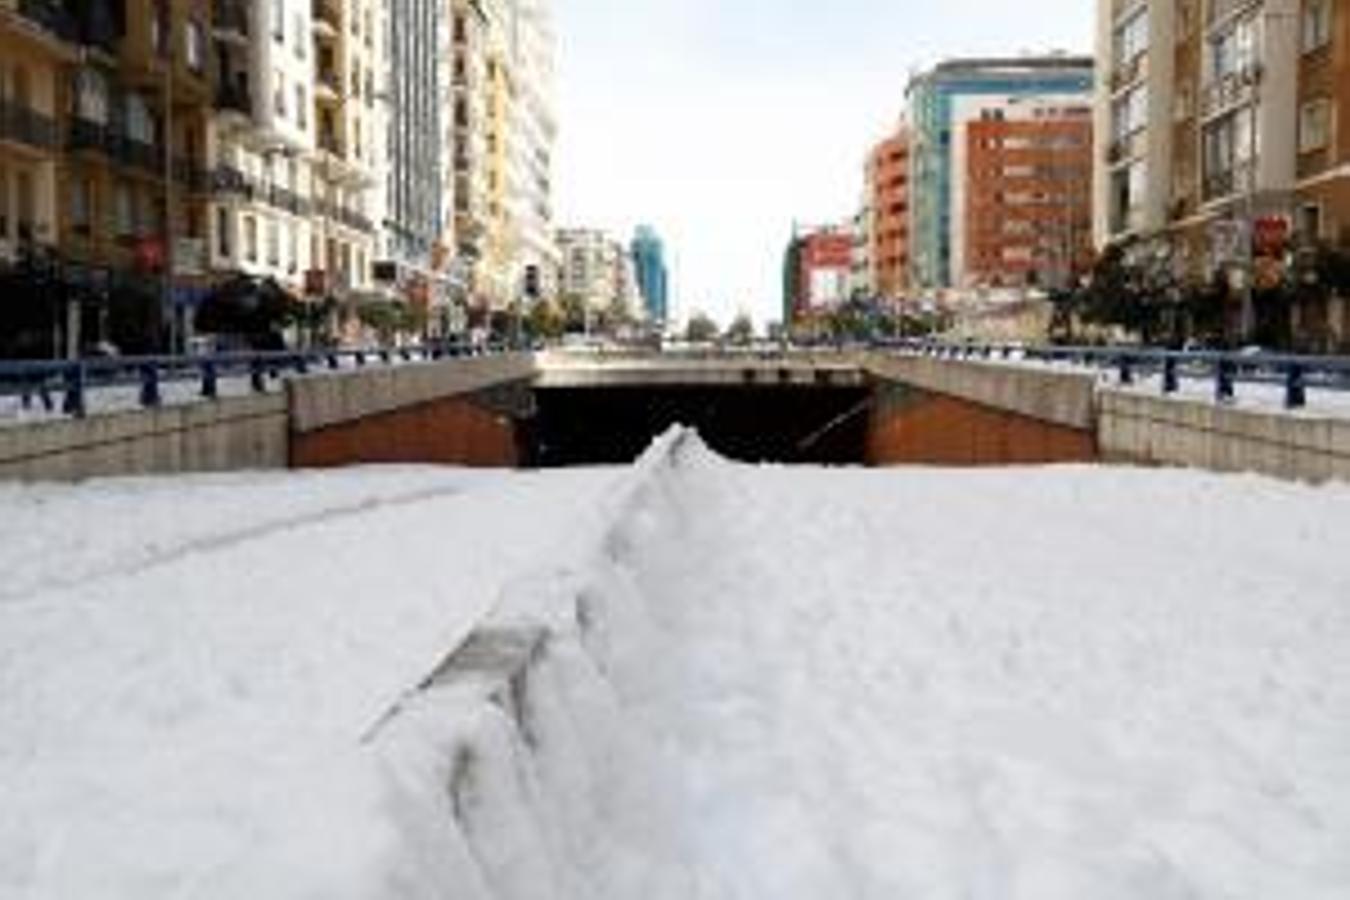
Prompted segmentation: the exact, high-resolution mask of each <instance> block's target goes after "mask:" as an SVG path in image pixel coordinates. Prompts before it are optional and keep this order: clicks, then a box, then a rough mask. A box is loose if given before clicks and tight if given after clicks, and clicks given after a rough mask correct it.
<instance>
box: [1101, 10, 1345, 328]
mask: <svg viewBox="0 0 1350 900" xmlns="http://www.w3.org/2000/svg"><path fill="white" fill-rule="evenodd" d="M1097 23H1098V27H1097V56H1098V60H1099V74H1100V77H1099V79H1098V86H1097V95H1096V123H1097V129H1098V131H1099V133H1101V134H1102V135H1104V138H1103V139H1102V140H1100V141H1099V142H1098V152H1097V157H1096V159H1095V170H1096V171H1095V184H1094V188H1095V195H1096V210H1095V228H1094V231H1095V235H1096V239H1097V242H1098V243H1099V244H1101V245H1105V244H1109V243H1121V244H1127V245H1129V246H1132V247H1133V248H1134V249H1135V251H1136V252H1141V253H1144V254H1146V255H1147V256H1149V257H1150V258H1153V259H1166V260H1168V261H1169V263H1170V265H1171V266H1172V267H1173V269H1174V271H1175V273H1176V274H1177V275H1178V276H1181V277H1184V278H1186V279H1190V280H1199V279H1208V278H1211V277H1213V276H1215V275H1216V274H1217V275H1220V276H1222V277H1224V278H1225V279H1226V280H1227V281H1228V283H1229V285H1230V286H1231V287H1232V288H1234V291H1233V296H1234V297H1235V298H1236V300H1235V303H1234V304H1233V306H1232V307H1231V308H1230V309H1229V310H1228V311H1227V330H1228V333H1229V335H1230V336H1232V337H1235V338H1245V337H1247V336H1249V335H1250V334H1251V333H1252V329H1253V327H1254V324H1255V319H1254V316H1255V311H1254V308H1253V304H1252V301H1251V297H1252V291H1253V290H1254V289H1257V288H1260V287H1263V286H1270V285H1271V284H1274V283H1277V282H1278V281H1279V280H1280V279H1281V277H1282V275H1283V272H1284V268H1285V263H1286V261H1287V259H1288V258H1289V256H1290V254H1289V250H1290V249H1292V248H1296V247H1297V246H1299V245H1300V244H1303V245H1310V244H1312V243H1314V242H1319V241H1321V242H1332V243H1335V242H1337V241H1340V242H1341V244H1342V246H1350V233H1347V232H1346V229H1347V228H1350V137H1347V130H1346V129H1343V128H1341V129H1338V128H1336V127H1334V123H1335V122H1337V121H1344V119H1343V117H1344V116H1345V115H1346V111H1347V110H1348V109H1350V106H1348V104H1350V100H1348V99H1347V96H1348V95H1350V4H1347V3H1345V2H1343V0H1245V2H1238V0H1208V2H1206V0H1098V8H1097ZM1331 314H1332V315H1333V317H1339V318H1344V311H1343V309H1339V308H1337V309H1333V310H1332V311H1331ZM1327 324H1328V323H1323V325H1321V326H1319V327H1320V328H1321V330H1322V332H1324V333H1323V334H1321V335H1320V336H1317V335H1309V336H1306V337H1307V341H1308V342H1309V343H1310V345H1314V346H1315V345H1325V344H1326V342H1327V339H1328V336H1327V334H1326V333H1325V332H1327V330H1328V328H1327ZM1330 324H1335V323H1330ZM1332 330H1337V329H1332ZM1338 330H1339V332H1340V333H1341V334H1342V335H1344V332H1345V327H1344V324H1340V325H1339V326H1338ZM1342 339H1343V338H1342Z"/></svg>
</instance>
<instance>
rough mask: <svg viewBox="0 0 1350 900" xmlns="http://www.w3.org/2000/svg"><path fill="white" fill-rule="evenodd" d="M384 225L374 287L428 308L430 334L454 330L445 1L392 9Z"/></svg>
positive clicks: (402, 2)
mask: <svg viewBox="0 0 1350 900" xmlns="http://www.w3.org/2000/svg"><path fill="white" fill-rule="evenodd" d="M385 19H386V22H385V35H386V37H385V40H386V43H387V46H388V53H387V55H386V57H385V59H384V61H383V67H384V74H383V76H382V81H383V83H384V84H385V85H386V86H387V87H386V93H387V96H388V98H389V102H388V110H387V116H386V120H387V135H388V136H387V141H386V150H387V152H386V155H385V165H386V175H385V180H384V204H383V206H384V221H383V222H382V223H381V224H382V227H381V232H380V237H381V240H380V247H379V264H378V265H377V267H376V271H375V275H376V276H377V277H376V280H377V282H379V283H380V284H382V285H385V286H387V287H389V288H392V289H393V290H394V291H395V293H396V294H398V295H402V296H404V297H406V298H407V299H408V301H409V302H411V303H414V304H418V305H421V306H422V307H424V308H425V310H426V314H427V320H428V331H429V332H430V333H432V334H440V333H444V332H446V331H448V330H450V325H451V323H450V320H449V309H450V302H451V287H450V283H449V266H450V261H451V259H450V241H451V239H452V235H451V233H450V228H449V226H450V218H449V217H450V209H451V205H452V203H453V198H452V194H451V191H452V190H453V183H452V181H451V179H450V177H449V166H448V162H449V153H448V152H446V149H445V148H446V147H448V146H449V145H448V144H447V143H445V142H444V141H443V136H444V134H445V131H446V126H447V122H446V121H445V116H446V113H447V111H448V110H449V108H450V92H451V90H452V85H451V81H450V65H451V63H450V25H449V21H450V9H449V7H448V6H447V5H446V4H445V3H444V0H399V2H395V3H391V4H389V6H388V7H387V15H386V17H385Z"/></svg>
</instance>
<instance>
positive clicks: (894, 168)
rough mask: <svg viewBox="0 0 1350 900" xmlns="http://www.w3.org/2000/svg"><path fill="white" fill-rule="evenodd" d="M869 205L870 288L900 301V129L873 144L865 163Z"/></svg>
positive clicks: (903, 161)
mask: <svg viewBox="0 0 1350 900" xmlns="http://www.w3.org/2000/svg"><path fill="white" fill-rule="evenodd" d="M867 185H868V193H869V195H870V200H871V204H872V216H873V221H872V234H871V241H872V246H871V248H870V249H871V260H872V285H873V287H874V290H875V291H876V293H877V295H878V296H880V297H882V298H884V299H888V300H896V299H900V298H901V297H903V296H904V293H905V290H906V289H907V288H908V287H909V133H908V132H907V131H906V130H904V129H903V128H902V129H901V130H900V131H899V132H898V133H896V134H895V135H893V136H891V137H889V138H887V139H886V140H884V141H882V142H881V143H880V144H877V146H876V147H874V148H872V153H871V154H870V155H869V157H868V160H867Z"/></svg>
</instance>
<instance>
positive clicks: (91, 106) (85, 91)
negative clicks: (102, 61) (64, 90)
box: [75, 69, 108, 124]
mask: <svg viewBox="0 0 1350 900" xmlns="http://www.w3.org/2000/svg"><path fill="white" fill-rule="evenodd" d="M75 114H76V115H77V116H78V117H79V118H81V119H84V120H85V121H88V122H98V123H100V124H103V123H106V122H107V121H108V82H107V79H105V78H104V77H103V74H102V73H100V72H98V71H97V70H95V69H81V70H80V71H79V72H78V73H77V74H76V76H75Z"/></svg>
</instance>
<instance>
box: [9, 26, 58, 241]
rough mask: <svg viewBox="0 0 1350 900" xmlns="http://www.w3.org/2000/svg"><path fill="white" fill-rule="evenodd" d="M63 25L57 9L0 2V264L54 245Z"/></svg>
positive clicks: (56, 209)
mask: <svg viewBox="0 0 1350 900" xmlns="http://www.w3.org/2000/svg"><path fill="white" fill-rule="evenodd" d="M71 24H72V23H71V20H70V19H69V18H68V17H66V16H65V14H64V10H63V9H61V8H60V6H59V5H52V4H34V3H23V2H20V0H3V2H0V260H13V259H14V258H15V256H16V254H17V252H18V248H19V246H20V245H21V244H30V243H31V244H39V245H46V246H54V245H55V244H56V242H57V237H58V222H59V218H58V215H59V209H58V202H57V200H58V189H57V184H58V177H59V174H60V172H61V163H62V159H61V149H62V145H63V141H62V136H61V134H60V132H59V123H60V121H61V119H62V117H61V115H60V109H61V105H62V103H63V102H64V100H65V91H64V84H65V78H66V72H67V70H68V69H69V68H70V66H71V65H72V64H73V63H74V61H75V58H76V50H75V47H74V45H73V44H72V43H71V42H70V39H71V38H73V36H74V35H73V29H72V28H71V27H70V26H71Z"/></svg>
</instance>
